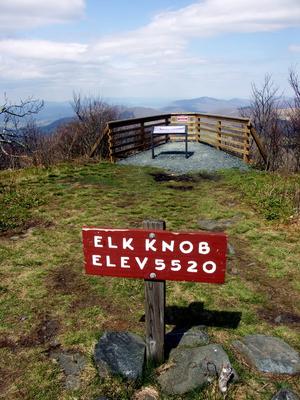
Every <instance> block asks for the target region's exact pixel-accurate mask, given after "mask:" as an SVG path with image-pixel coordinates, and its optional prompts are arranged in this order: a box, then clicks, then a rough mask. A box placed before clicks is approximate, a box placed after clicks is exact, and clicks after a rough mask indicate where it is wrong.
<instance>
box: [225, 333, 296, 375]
mask: <svg viewBox="0 0 300 400" xmlns="http://www.w3.org/2000/svg"><path fill="white" fill-rule="evenodd" d="M233 346H234V347H235V348H236V349H237V350H238V351H239V352H241V353H242V354H243V355H244V356H245V357H246V358H247V360H248V361H249V362H250V363H251V364H252V365H253V366H254V367H256V368H257V369H258V370H259V371H261V372H269V373H274V374H290V375H294V374H297V373H300V357H299V353H298V352H296V351H295V350H294V349H293V348H292V347H290V346H289V345H288V344H287V343H285V342H284V341H283V340H281V339H278V338H275V337H272V336H265V335H249V336H246V337H244V338H243V339H242V340H236V341H235V342H233Z"/></svg>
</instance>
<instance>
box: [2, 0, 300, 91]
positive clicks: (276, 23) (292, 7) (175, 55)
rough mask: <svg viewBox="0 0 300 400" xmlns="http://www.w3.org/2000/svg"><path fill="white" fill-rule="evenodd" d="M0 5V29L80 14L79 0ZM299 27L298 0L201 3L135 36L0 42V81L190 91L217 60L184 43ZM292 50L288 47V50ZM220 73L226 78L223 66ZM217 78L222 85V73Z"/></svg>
mask: <svg viewBox="0 0 300 400" xmlns="http://www.w3.org/2000/svg"><path fill="white" fill-rule="evenodd" d="M0 3H1V14H0V26H1V21H4V20H5V19H6V22H4V23H6V24H7V25H9V24H10V23H12V21H14V23H16V21H17V20H18V21H19V22H18V24H19V25H18V26H19V27H26V26H27V25H28V27H32V26H33V25H38V24H40V25H41V24H47V23H57V22H64V21H68V20H71V19H73V18H78V17H79V16H81V15H82V13H83V11H84V1H83V0H52V1H51V3H49V4H48V3H47V4H46V3H45V4H44V2H42V1H38V0H27V1H25V0H23V1H21V0H0ZM16 9H18V12H16ZM4 16H6V17H4ZM7 21H9V22H7ZM299 25H300V1H299V0H264V1H261V0H203V1H197V2H195V3H194V4H191V5H190V6H187V7H184V8H181V9H179V10H177V11H166V12H164V13H161V14H159V15H157V16H156V17H155V18H153V20H152V21H150V22H149V24H147V25H145V26H143V27H141V28H140V29H137V30H135V31H131V32H125V33H123V34H117V35H112V36H109V37H102V38H100V39H98V40H96V41H94V42H91V43H75V42H72V43H67V42H54V41H46V40H28V39H26V40H25V39H9V40H8V39H4V40H2V41H0V72H2V76H4V77H5V78H6V79H11V80H19V81H20V80H21V79H27V80H30V79H32V80H34V79H38V82H39V84H40V82H41V80H43V79H44V80H45V81H46V80H47V83H48V84H49V85H50V84H52V85H53V87H59V88H64V87H66V86H68V87H69V86H71V85H73V89H76V85H82V86H83V85H85V86H86V87H87V88H89V87H91V88H94V87H95V86H98V85H99V86H101V87H103V88H108V90H112V91H113V92H114V94H113V95H115V94H116V92H118V90H119V88H122V87H123V88H126V89H127V90H128V89H131V90H133V91H138V90H139V91H140V92H142V91H146V90H148V91H151V90H156V91H160V92H162V91H163V90H166V89H164V88H166V87H171V86H172V85H173V86H176V85H177V86H178V87H179V88H180V87H184V86H185V85H186V86H189V87H190V88H191V89H193V87H194V86H195V78H196V82H197V84H199V86H200V84H201V82H199V79H197V78H198V77H199V71H202V72H203V74H202V76H204V77H205V78H203V79H205V83H207V82H208V81H209V80H210V78H209V76H210V73H211V74H213V73H214V74H215V73H216V72H218V73H219V74H220V71H221V70H220V68H221V67H220V65H221V64H222V62H221V63H220V65H216V62H214V64H212V63H210V62H209V60H207V59H206V57H204V56H201V55H199V56H197V55H195V54H192V53H191V51H190V50H189V43H190V40H194V39H195V38H204V40H209V37H210V36H215V35H222V34H230V33H239V34H243V33H251V32H266V31H276V30H279V29H284V28H288V27H295V26H299ZM299 48H300V46H298V45H292V46H290V51H294V52H295V51H299ZM252 67H253V66H252ZM223 68H224V64H223ZM226 68H228V69H227V73H228V76H231V75H230V66H228V65H227V66H226ZM253 68H254V67H253ZM213 71H214V72H213ZM212 76H213V75H212ZM222 79H223V80H224V79H225V80H226V77H225V75H224V74H222ZM213 80H215V77H214V79H213ZM198 82H199V83H198ZM168 85H169V86H168ZM228 85H229V83H228Z"/></svg>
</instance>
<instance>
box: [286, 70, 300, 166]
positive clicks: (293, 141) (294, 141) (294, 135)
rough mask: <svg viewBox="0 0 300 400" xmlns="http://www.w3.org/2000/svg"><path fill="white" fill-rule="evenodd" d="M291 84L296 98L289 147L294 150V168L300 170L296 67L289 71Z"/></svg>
mask: <svg viewBox="0 0 300 400" xmlns="http://www.w3.org/2000/svg"><path fill="white" fill-rule="evenodd" d="M289 84H290V86H291V88H292V90H293V94H294V98H293V101H292V103H291V104H290V108H289V112H288V118H289V121H290V124H289V127H290V132H289V143H288V144H289V148H290V149H291V150H292V153H293V159H294V170H295V171H299V170H300V78H299V75H298V73H297V72H296V71H295V69H294V68H291V69H290V71H289Z"/></svg>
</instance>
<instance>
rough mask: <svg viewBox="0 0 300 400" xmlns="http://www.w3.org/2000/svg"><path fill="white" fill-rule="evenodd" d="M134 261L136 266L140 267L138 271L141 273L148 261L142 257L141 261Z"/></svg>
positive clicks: (137, 258) (137, 259)
mask: <svg viewBox="0 0 300 400" xmlns="http://www.w3.org/2000/svg"><path fill="white" fill-rule="evenodd" d="M135 261H136V263H137V265H138V266H139V267H140V269H141V270H142V271H143V269H144V268H145V265H146V263H147V261H148V257H144V259H143V261H141V260H140V258H139V257H135Z"/></svg>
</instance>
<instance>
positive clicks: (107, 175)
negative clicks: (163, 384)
mask: <svg viewBox="0 0 300 400" xmlns="http://www.w3.org/2000/svg"><path fill="white" fill-rule="evenodd" d="M156 172H157V171H156V170H154V169H151V168H138V167H129V166H117V165H110V164H105V163H103V164H87V165H61V166H59V167H55V168H52V169H49V170H43V169H29V170H22V171H15V172H2V173H1V175H0V182H1V183H0V201H1V208H0V213H1V216H0V221H1V222H0V224H1V226H0V227H1V230H2V235H1V237H0V278H1V280H0V299H1V304H0V326H1V328H0V360H1V363H0V398H5V399H7V400H13V399H14V400H15V399H39V400H50V399H51V400H52V399H53V400H54V399H64V400H67V399H68V400H71V399H73V400H74V399H83V400H89V399H91V400H92V399H94V398H96V397H97V396H100V395H106V396H108V397H109V398H112V399H130V398H131V397H132V393H133V391H134V390H135V387H134V386H133V385H131V384H128V383H126V382H123V381H122V380H120V379H117V378H116V379H112V380H110V381H106V382H100V380H99V378H98V377H97V373H96V369H95V367H94V365H93V361H92V353H93V347H94V344H95V342H96V340H97V339H98V338H99V337H100V335H101V333H102V332H103V331H104V330H106V329H110V330H114V329H116V330H127V329H128V330H131V331H134V332H136V333H139V334H143V332H144V323H143V322H140V319H141V316H142V315H143V282H142V281H140V280H122V279H110V278H100V277H89V276H85V275H84V273H83V255H82V246H81V227H82V226H83V225H93V226H97V225H98V226H111V227H141V224H142V221H143V220H144V219H147V218H159V219H164V220H166V222H167V228H168V229H170V230H197V229H198V227H197V220H198V219H199V218H216V219H219V218H229V217H233V216H238V219H237V222H236V224H235V225H233V226H232V227H231V228H229V229H228V235H229V242H230V243H231V244H232V245H233V247H234V249H235V255H232V256H230V257H229V261H228V272H227V278H226V284H225V285H216V286H214V285H206V284H195V283H184V282H168V283H167V302H168V305H169V306H171V305H172V306H174V305H176V306H178V307H182V308H183V310H184V308H185V307H188V306H189V305H190V304H192V303H197V304H196V306H197V307H198V308H200V309H201V308H202V309H204V311H205V312H204V313H203V316H204V315H205V316H206V319H207V321H206V322H207V324H208V325H209V328H208V330H209V333H210V335H211V337H212V342H217V343H221V344H222V345H223V346H224V348H225V349H226V350H227V351H228V353H229V355H230V358H231V359H232V360H234V361H233V362H234V365H235V367H236V368H237V370H238V372H239V373H240V376H241V381H240V382H239V383H237V384H235V385H233V386H232V387H231V391H230V395H229V397H228V398H229V399H230V398H231V399H269V398H270V397H271V394H272V393H274V392H275V391H276V389H277V388H279V387H282V386H284V387H286V386H287V387H291V388H294V390H296V391H298V392H300V385H299V380H297V379H298V378H292V377H285V376H283V377H279V376H276V377H274V376H268V375H260V374H258V373H256V372H255V371H254V370H251V369H250V368H249V367H248V366H247V364H245V362H244V361H243V360H242V359H240V358H239V357H238V355H237V354H235V353H234V351H233V348H232V346H231V342H232V340H234V339H236V338H239V337H241V336H243V335H246V334H251V333H264V334H271V335H275V336H278V337H281V338H283V339H284V340H286V341H287V342H288V343H289V344H291V345H292V346H294V347H295V348H296V349H298V350H300V339H299V333H300V329H299V327H300V325H299V321H300V316H299V309H300V284H299V278H300V268H299V267H300V262H299V260H300V248H299V239H300V228H299V220H298V219H297V212H298V211H299V199H298V197H297V196H298V194H297V190H298V189H297V187H298V188H299V182H300V177H299V176H294V177H289V178H287V177H282V176H277V175H268V174H265V173H261V172H255V171H252V172H245V173H241V172H237V171H229V172H226V173H225V172H224V173H223V174H220V175H219V176H207V175H199V174H198V175H194V176H193V179H190V180H188V181H184V180H183V181H180V180H179V181H178V180H171V181H163V182H159V181H156V180H155V179H154V176H153V175H151V174H153V173H156ZM194 306H195V305H194ZM239 315H241V320H240V322H239V323H238V326H235V324H234V321H236V318H237V316H239ZM279 315H281V316H282V319H281V322H280V323H275V322H274V320H275V318H276V317H278V316H279ZM203 318H204V317H203ZM197 322H198V323H201V322H203V320H202V321H201V318H200V321H197ZM168 328H169V329H171V328H172V326H169V327H168ZM57 344H61V347H62V348H64V349H68V350H70V349H73V350H78V351H80V352H82V353H84V354H85V355H86V356H87V358H88V367H87V368H86V369H85V371H84V373H83V376H82V385H81V389H80V390H78V391H73V392H69V391H66V390H65V389H64V384H63V383H64V376H63V374H62V372H61V371H60V369H59V367H58V365H57V364H55V363H53V362H52V361H51V360H50V358H49V357H48V351H49V349H50V348H51V346H53V345H57ZM236 360H238V361H236ZM154 375H155V371H148V373H147V374H146V375H145V377H144V383H145V382H146V383H152V382H153V381H154ZM139 384H142V382H140V383H139ZM136 386H138V385H136ZM161 398H165V399H167V398H170V399H171V397H163V395H162V397H161ZM173 398H174V399H181V398H182V399H183V398H186V399H218V398H221V397H220V396H219V395H218V394H217V391H216V390H215V388H212V387H209V388H207V389H204V390H202V391H198V392H197V393H194V394H190V395H187V396H185V397H173Z"/></svg>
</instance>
